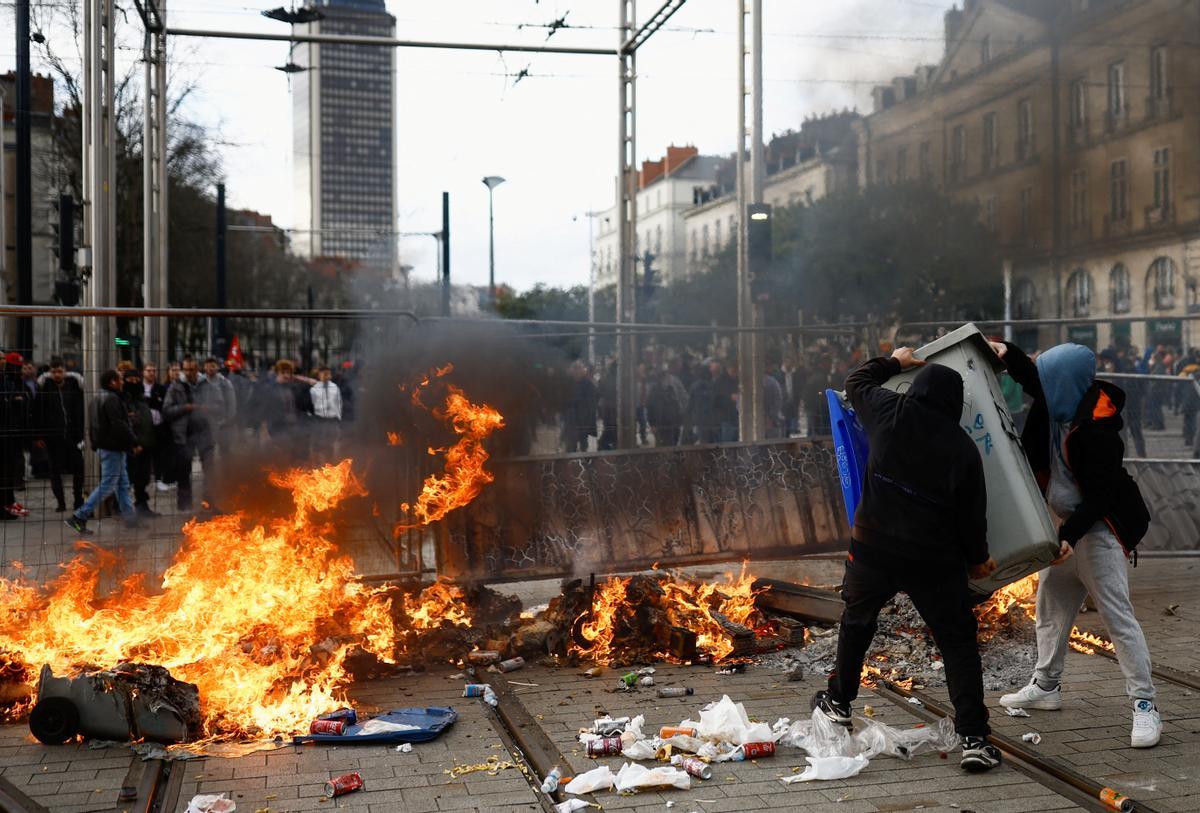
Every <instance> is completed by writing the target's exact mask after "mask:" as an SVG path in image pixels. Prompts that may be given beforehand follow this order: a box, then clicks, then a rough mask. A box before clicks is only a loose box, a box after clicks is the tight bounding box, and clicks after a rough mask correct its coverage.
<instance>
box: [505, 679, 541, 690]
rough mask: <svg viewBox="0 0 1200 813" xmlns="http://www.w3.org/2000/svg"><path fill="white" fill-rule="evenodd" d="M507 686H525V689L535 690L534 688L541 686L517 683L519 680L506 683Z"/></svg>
mask: <svg viewBox="0 0 1200 813" xmlns="http://www.w3.org/2000/svg"><path fill="white" fill-rule="evenodd" d="M508 685H509V686H526V687H528V688H530V689H535V688H537V687H538V686H540V685H541V684H540V683H522V682H521V681H519V680H510V681H509V682H508Z"/></svg>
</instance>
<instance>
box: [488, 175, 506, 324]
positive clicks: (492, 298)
mask: <svg viewBox="0 0 1200 813" xmlns="http://www.w3.org/2000/svg"><path fill="white" fill-rule="evenodd" d="M502 183H504V179H503V178H501V177H500V176H499V175H488V176H487V177H486V178H484V179H483V185H484V186H486V187H487V188H488V305H489V306H490V307H491V309H492V310H495V309H496V223H495V216H494V209H493V207H492V190H494V189H495V188H496V187H497V186H499V185H500V184H502Z"/></svg>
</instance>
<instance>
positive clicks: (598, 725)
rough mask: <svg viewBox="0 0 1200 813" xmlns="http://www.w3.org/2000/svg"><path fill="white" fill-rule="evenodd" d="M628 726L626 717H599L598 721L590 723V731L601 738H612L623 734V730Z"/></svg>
mask: <svg viewBox="0 0 1200 813" xmlns="http://www.w3.org/2000/svg"><path fill="white" fill-rule="evenodd" d="M628 725H629V718H628V717H617V718H616V719H613V718H612V717H601V718H600V719H599V720H593V721H592V728H591V731H592V733H593V734H599V735H600V736H601V737H613V736H616V735H618V734H623V733H625V728H626V727H627V726H628Z"/></svg>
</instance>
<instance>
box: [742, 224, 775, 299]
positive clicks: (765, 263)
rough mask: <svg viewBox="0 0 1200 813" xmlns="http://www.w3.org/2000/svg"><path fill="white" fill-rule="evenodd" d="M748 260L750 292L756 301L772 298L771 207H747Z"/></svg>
mask: <svg viewBox="0 0 1200 813" xmlns="http://www.w3.org/2000/svg"><path fill="white" fill-rule="evenodd" d="M746 216H747V220H746V259H747V261H748V264H749V266H750V267H749V269H748V270H749V271H750V292H751V294H752V295H753V297H754V298H755V299H759V300H763V299H769V298H770V285H769V282H770V269H771V260H772V258H773V253H774V252H773V250H772V248H771V205H770V204H768V203H750V204H747V205H746Z"/></svg>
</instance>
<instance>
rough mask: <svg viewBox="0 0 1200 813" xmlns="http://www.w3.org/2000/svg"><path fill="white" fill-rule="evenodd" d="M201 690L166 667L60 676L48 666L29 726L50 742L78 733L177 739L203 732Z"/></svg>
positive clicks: (166, 740)
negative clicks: (173, 674)
mask: <svg viewBox="0 0 1200 813" xmlns="http://www.w3.org/2000/svg"><path fill="white" fill-rule="evenodd" d="M203 727H204V726H203V720H202V719H201V717H200V690H199V689H198V688H197V687H196V685H195V684H193V683H184V682H183V681H181V680H176V679H175V678H173V677H171V673H170V672H168V671H167V670H166V669H164V668H163V667H161V666H152V665H149V664H140V663H122V664H118V665H117V666H116V667H114V668H112V669H104V670H95V671H85V672H81V673H80V674H78V675H76V676H74V677H66V676H55V675H54V673H53V672H52V671H51V669H50V667H49V665H46V666H43V667H42V672H41V676H40V677H39V679H38V694H37V703H35V704H34V706H33V709H32V710H31V711H30V712H29V730H30V732H32V734H33V736H35V737H37V739H38V740H39V741H40V742H43V743H45V744H46V745H61V744H63V743H65V742H67V741H68V740H70V739H71V738H72V737H74V736H76V735H77V734H82V735H83V736H85V737H91V738H94V739H103V740H120V741H126V740H139V739H141V740H147V741H150V742H161V743H174V742H186V741H188V740H193V739H197V738H199V737H200V736H201V734H202V732H203Z"/></svg>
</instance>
